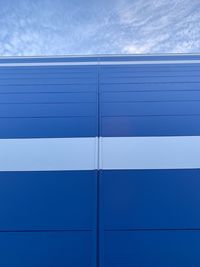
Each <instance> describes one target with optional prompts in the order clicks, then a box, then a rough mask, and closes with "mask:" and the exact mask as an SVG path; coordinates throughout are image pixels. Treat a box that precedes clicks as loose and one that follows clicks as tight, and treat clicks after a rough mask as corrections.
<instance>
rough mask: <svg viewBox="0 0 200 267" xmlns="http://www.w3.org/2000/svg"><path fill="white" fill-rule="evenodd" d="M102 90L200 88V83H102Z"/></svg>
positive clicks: (133, 90)
mask: <svg viewBox="0 0 200 267" xmlns="http://www.w3.org/2000/svg"><path fill="white" fill-rule="evenodd" d="M100 89H101V92H104V91H105V92H113V91H114V92H117V91H122V92H126V91H131V92H142V91H161V92H163V91H165V90H166V91H176V90H181V91H185V90H191V91H193V90H195V91H196V90H197V91H199V90H200V83H194V82H190V83H181V82H180V83H137V84H131V83H130V84H128V83H125V84H123V83H119V84H117V83H114V84H101V85H100Z"/></svg>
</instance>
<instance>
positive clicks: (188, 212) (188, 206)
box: [101, 169, 200, 230]
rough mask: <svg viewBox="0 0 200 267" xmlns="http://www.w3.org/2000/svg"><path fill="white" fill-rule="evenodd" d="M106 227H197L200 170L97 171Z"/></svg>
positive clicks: (199, 199) (199, 200)
mask: <svg viewBox="0 0 200 267" xmlns="http://www.w3.org/2000/svg"><path fill="white" fill-rule="evenodd" d="M101 178H102V181H101V186H102V189H101V190H102V192H103V193H102V194H103V195H102V198H103V200H102V201H103V203H105V204H104V207H103V211H104V214H103V218H104V227H105V229H106V230H130V229H132V230H134V229H198V228H200V213H199V212H198V211H199V203H200V195H199V190H198V188H199V187H200V170H199V169H196V170H195V169H191V170H187V169H184V170H121V171H120V170H115V171H114V170H113V171H102V174H101Z"/></svg>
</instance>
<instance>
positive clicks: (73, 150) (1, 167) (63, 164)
mask: <svg viewBox="0 0 200 267" xmlns="http://www.w3.org/2000/svg"><path fill="white" fill-rule="evenodd" d="M96 139H97V138H95V137H94V138H41V139H38V138H36V139H1V140H0V171H51V170H94V169H96V168H97V164H96V151H97V150H96V143H97V141H96Z"/></svg>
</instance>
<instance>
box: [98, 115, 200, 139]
mask: <svg viewBox="0 0 200 267" xmlns="http://www.w3.org/2000/svg"><path fill="white" fill-rule="evenodd" d="M101 125H102V128H101V134H102V136H181V135H183V136H186V135H200V128H199V125H200V116H199V115H195V116H189V115H188V116H145V117H144V116H138V117H128V116H127V117H106V118H102V122H101Z"/></svg>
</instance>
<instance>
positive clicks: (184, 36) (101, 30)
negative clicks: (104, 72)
mask: <svg viewBox="0 0 200 267" xmlns="http://www.w3.org/2000/svg"><path fill="white" fill-rule="evenodd" d="M169 52H171V53H175V52H177V53H187V52H190V53H197V52H200V1H199V0H174V1H172V0H132V1H129V0H93V1H92V0H70V1H68V0H0V55H1V56H3V55H12V56H16V55H17V56H22V55H63V54H68V55H69V54H83V55H85V54H116V53H117V54H119V53H169Z"/></svg>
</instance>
